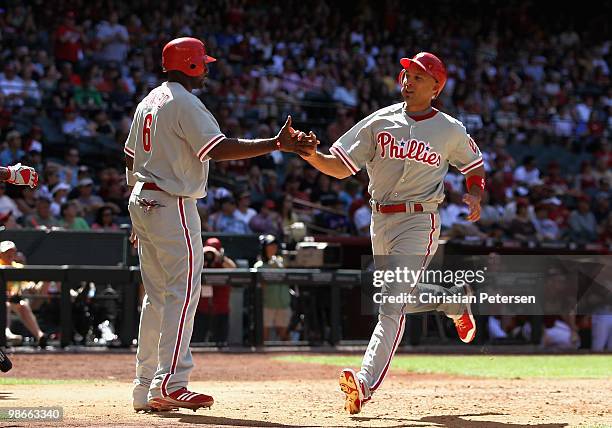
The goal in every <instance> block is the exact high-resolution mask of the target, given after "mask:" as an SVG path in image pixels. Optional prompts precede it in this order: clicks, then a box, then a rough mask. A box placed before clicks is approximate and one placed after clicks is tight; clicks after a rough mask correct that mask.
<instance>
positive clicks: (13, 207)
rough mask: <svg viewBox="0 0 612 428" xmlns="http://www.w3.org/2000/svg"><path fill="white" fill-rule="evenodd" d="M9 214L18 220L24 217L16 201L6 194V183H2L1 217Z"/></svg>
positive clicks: (0, 193)
mask: <svg viewBox="0 0 612 428" xmlns="http://www.w3.org/2000/svg"><path fill="white" fill-rule="evenodd" d="M9 212H10V213H12V215H13V216H14V217H15V218H16V219H18V218H21V216H22V213H21V211H20V210H19V208H18V207H17V204H16V203H15V201H14V200H13V199H12V198H11V197H10V196H7V194H6V182H4V181H0V215H6V214H7V213H9Z"/></svg>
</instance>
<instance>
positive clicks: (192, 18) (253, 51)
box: [0, 0, 612, 344]
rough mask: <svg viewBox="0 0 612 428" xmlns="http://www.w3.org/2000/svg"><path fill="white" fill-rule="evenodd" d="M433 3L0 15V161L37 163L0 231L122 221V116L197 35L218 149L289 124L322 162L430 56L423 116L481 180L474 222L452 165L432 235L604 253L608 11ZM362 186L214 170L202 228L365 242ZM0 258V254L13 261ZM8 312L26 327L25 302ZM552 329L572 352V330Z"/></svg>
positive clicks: (60, 8)
mask: <svg viewBox="0 0 612 428" xmlns="http://www.w3.org/2000/svg"><path fill="white" fill-rule="evenodd" d="M434 3H435V4H433V5H432V4H431V2H427V3H418V2H417V3H410V4H409V5H408V4H406V3H405V2H401V1H399V0H383V1H380V2H375V3H374V2H370V1H357V2H355V1H351V2H349V1H337V2H325V1H321V0H304V1H301V2H297V3H296V2H291V6H290V7H289V6H288V4H287V2H282V1H279V0H262V1H252V0H223V1H222V0H206V1H189V2H186V1H182V0H174V1H168V0H160V1H155V2H152V1H149V0H132V1H130V2H116V1H110V0H93V1H85V0H72V1H64V0H58V1H54V2H43V1H42V0H31V1H28V2H22V1H11V0H7V1H4V2H1V3H0V4H1V5H2V6H1V7H0V46H1V49H0V144H1V146H0V162H1V165H9V164H14V163H17V162H22V163H25V164H27V165H31V166H33V167H35V168H36V169H37V170H38V171H39V173H40V174H41V184H40V186H39V187H38V188H37V189H34V190H32V189H29V188H25V187H15V186H8V187H7V186H6V185H5V184H4V183H0V225H2V226H4V227H5V228H6V229H17V228H64V229H74V230H87V229H97V230H115V229H118V228H119V227H120V225H122V224H127V223H129V216H128V213H127V198H128V196H129V194H128V189H127V187H126V184H125V177H124V160H123V144H124V142H125V139H126V136H127V134H128V131H129V128H130V122H131V118H132V115H133V112H134V109H135V107H136V105H137V104H138V102H139V101H140V100H142V98H143V97H144V96H145V95H146V94H147V93H148V92H149V91H150V90H151V89H152V88H154V87H156V86H157V85H159V84H160V83H161V82H162V81H163V80H164V74H163V73H162V70H161V64H160V62H161V49H162V47H163V46H164V44H165V43H167V42H168V41H170V40H171V39H173V38H175V37H179V36H194V37H199V38H202V39H203V40H205V42H206V44H207V47H208V50H209V53H210V54H211V55H213V56H214V57H216V58H218V61H217V62H216V63H214V64H212V65H211V67H210V75H209V78H208V80H207V83H206V86H205V88H203V89H202V90H200V91H198V92H197V95H198V96H199V97H200V98H201V99H202V100H203V102H204V103H205V104H206V106H207V107H208V108H209V109H210V110H211V111H212V112H213V114H214V115H215V117H216V118H217V119H218V121H219V124H220V126H221V129H222V131H223V132H224V133H225V134H226V135H228V136H231V137H246V138H258V137H270V136H273V135H274V134H276V132H277V131H278V129H279V127H280V125H281V124H282V123H283V121H284V120H285V117H286V115H287V114H291V115H292V116H293V119H294V124H295V126H296V128H299V129H303V130H311V129H312V130H313V131H315V132H316V133H317V135H318V136H319V138H320V139H321V141H322V147H321V150H322V151H324V152H326V150H327V148H328V147H329V146H330V145H331V144H332V143H333V142H334V141H335V140H336V139H337V138H338V137H339V136H340V135H342V134H343V133H344V132H345V131H347V130H348V129H349V128H350V127H351V126H352V125H353V124H354V123H356V122H357V121H358V120H359V119H361V118H363V117H365V116H366V115H368V114H370V113H371V112H373V111H375V110H377V109H379V108H381V107H384V106H387V105H389V104H392V103H396V102H399V101H401V96H400V93H399V87H398V85H397V81H396V78H397V75H398V72H399V71H400V66H399V59H400V58H401V57H405V56H410V57H411V56H413V55H414V54H415V53H417V52H419V51H423V50H427V51H431V52H434V53H435V54H437V55H438V56H439V57H440V58H442V59H443V60H444V62H445V63H446V65H447V68H448V72H449V78H448V82H447V84H446V87H445V89H444V91H443V93H442V95H441V97H440V98H439V99H438V100H437V101H436V107H437V108H439V109H441V110H442V111H444V112H447V113H449V114H450V115H452V116H455V117H457V118H458V119H459V120H461V121H462V122H463V123H464V124H465V126H466V127H467V129H468V131H469V133H470V134H471V135H472V137H473V138H474V139H475V141H476V142H477V143H478V145H479V146H480V148H481V150H482V152H483V155H484V160H485V168H486V171H487V174H488V179H487V183H488V184H487V192H486V193H485V197H484V200H483V212H482V219H481V221H480V222H478V223H477V224H472V223H469V222H467V221H466V220H465V217H466V214H467V207H465V206H464V204H463V203H462V202H461V195H462V193H463V192H464V184H463V181H464V180H463V177H462V176H461V175H460V174H459V173H458V172H457V171H456V170H451V171H450V173H449V174H448V176H447V177H446V180H445V184H446V191H447V198H446V201H445V202H444V204H443V206H442V207H441V219H442V227H443V231H442V237H443V238H449V239H461V240H468V241H479V242H487V243H491V244H493V245H497V244H499V243H500V242H501V243H514V244H515V245H526V246H534V245H549V246H555V245H559V246H568V245H569V246H570V247H571V246H574V245H583V244H589V245H593V244H601V245H603V246H605V247H610V246H611V245H612V215H611V214H610V203H611V202H612V201H611V199H612V191H611V189H610V185H611V183H612V169H611V166H612V149H611V147H610V142H609V140H610V135H611V131H612V114H611V113H612V109H611V106H612V86H611V85H610V67H611V66H612V61H611V60H612V56H611V55H612V54H611V52H610V47H611V40H610V37H609V34H610V33H609V21H608V19H609V18H608V17H609V16H610V12H611V11H610V9H611V8H612V6H611V4H610V3H607V2H604V3H603V4H601V5H599V8H600V9H601V10H600V12H599V13H597V14H593V12H592V10H587V9H589V8H583V9H584V10H581V9H580V8H576V7H575V5H571V4H570V5H567V6H565V5H563V4H557V5H555V8H554V9H550V8H546V9H545V10H542V9H543V8H544V6H540V5H539V4H538V2H535V1H521V2H518V1H513V0H510V1H506V2H503V4H502V3H499V2H496V3H495V4H489V3H487V2H478V1H475V0H466V1H463V2H461V7H460V8H458V7H457V3H456V2H452V1H437V2H434ZM367 184H368V179H367V175H366V174H365V171H361V172H360V173H359V174H357V175H355V176H353V177H351V178H349V179H346V180H343V181H339V180H336V179H333V178H330V177H328V176H325V175H322V174H319V173H318V172H317V171H316V170H314V169H313V168H310V167H309V166H308V165H307V164H306V163H305V162H303V161H302V160H301V159H299V158H296V157H294V156H289V155H287V154H285V153H280V152H275V153H272V154H270V155H268V156H264V157H260V158H256V159H251V160H242V161H231V162H221V163H214V162H213V165H212V169H211V175H210V181H209V185H210V186H209V194H208V196H207V197H206V198H205V199H203V200H201V201H200V202H199V210H200V214H201V217H202V220H203V222H202V227H203V230H204V231H208V232H213V233H217V232H226V233H235V234H245V233H255V234H270V235H273V236H275V237H276V238H279V239H285V240H289V239H290V238H291V237H294V238H295V236H293V235H294V234H298V235H299V234H300V233H301V234H305V233H308V234H319V235H347V236H363V237H367V236H368V235H369V223H370V207H369V205H368V202H367V201H368V198H369V195H368V193H367ZM207 245H208V244H207ZM211 245H212V244H211ZM5 247H6V248H4V249H2V250H1V251H0V252H1V253H2V254H4V253H5V252H7V253H8V254H11V251H13V250H14V248H13V246H11V245H9V244H6V245H5ZM13 262H14V260H13V259H10V258H9V259H7V262H6V264H11V263H13ZM283 290H284V289H283ZM285 291H286V290H285ZM285 291H283V299H281V300H282V302H281V300H279V299H277V298H275V297H267V298H268V299H269V302H273V303H274V302H276V303H274V305H276V306H274V305H273V306H272V307H271V308H272V309H279V308H281V309H285V308H287V305H288V301H287V299H288V295H286V294H287V293H285ZM279 295H280V294H279ZM226 297H227V296H226ZM226 300H227V299H226ZM277 300H278V302H277ZM279 302H280V303H279ZM226 303H227V302H226ZM281 303H282V305H281ZM12 304H14V305H17V303H15V302H13V303H12ZM22 306H23V305H22ZM226 306H227V305H225V306H223V308H225V307H226ZM11 309H12V310H13V311H15V312H19V314H20V315H23V316H24V317H26V318H27V317H28V313H29V312H28V311H29V309H27V308H26V309H24V308H23V307H21V306H18V305H17V306H15V307H14V308H11ZM215 310H217V309H215ZM219 311H221V312H220V313H222V314H226V309H223V310H220V309H219ZM22 312H23V314H22ZM285 315H286V314H284V313H283V317H285ZM496 320H497V321H496ZM491 322H492V324H491ZM285 324H286V323H285ZM498 324H499V325H498ZM506 324H507V322H506V320H503V319H502V320H499V319H496V318H491V319H490V325H489V333H490V335H491V337H494V338H504V337H506V335H508V334H509V333H508V331H511V330H512V328H515V327H514V326H512V325H506ZM29 325H30V327H31V328H30V330H31V331H32V335H33V337H35V338H37V340H38V341H39V342H46V335H45V334H44V333H43V332H42V330H40V328H39V327H38V326H37V325H35V323H32V322H30V323H29ZM566 326H570V327H571V332H572V334H571V335H569V333H568V335H567V337H568V338H569V337H571V338H572V340H573V338H575V336H576V332H577V331H578V327H576V322H575V320H574V321H572V322H569V321H568V322H567V323H566ZM268 327H270V328H271V327H274V326H271V325H266V328H268ZM285 327H286V325H285ZM285 327H283V328H285ZM570 327H567V328H570ZM564 328H565V327H564ZM504 329H505V332H502V330H504ZM222 330H223V329H222ZM566 330H567V329H566ZM279 331H280V330H279ZM568 331H569V330H568ZM502 333H503V334H502ZM215 334H216V333H215ZM288 334H290V332H287V331H285V330H282V331H281V332H280V333H278V335H279V336H281V337H283V336H287V335H288ZM568 340H569V339H568ZM574 342H575V341H574ZM574 342H572V343H574ZM574 344H575V343H574Z"/></svg>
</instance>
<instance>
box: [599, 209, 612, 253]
mask: <svg viewBox="0 0 612 428" xmlns="http://www.w3.org/2000/svg"><path fill="white" fill-rule="evenodd" d="M599 242H601V243H602V244H604V245H608V246H610V247H611V248H612V213H610V214H609V215H608V217H607V218H606V220H605V221H604V222H603V225H602V228H601V233H600V235H599Z"/></svg>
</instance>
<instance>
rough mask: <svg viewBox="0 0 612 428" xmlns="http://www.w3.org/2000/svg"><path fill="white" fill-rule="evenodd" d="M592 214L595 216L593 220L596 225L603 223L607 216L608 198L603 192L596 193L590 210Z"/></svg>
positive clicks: (608, 209)
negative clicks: (593, 204)
mask: <svg viewBox="0 0 612 428" xmlns="http://www.w3.org/2000/svg"><path fill="white" fill-rule="evenodd" d="M592 212H593V215H594V216H595V221H596V222H597V224H598V225H603V223H604V222H605V221H606V219H607V218H608V214H610V199H609V198H608V196H607V195H605V194H598V196H597V197H596V198H595V207H594V208H593V210H592Z"/></svg>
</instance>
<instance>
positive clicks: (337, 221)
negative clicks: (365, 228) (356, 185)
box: [315, 174, 351, 234]
mask: <svg viewBox="0 0 612 428" xmlns="http://www.w3.org/2000/svg"><path fill="white" fill-rule="evenodd" d="M322 175H323V174H322ZM315 222H316V224H317V225H319V226H321V227H324V228H325V229H327V230H328V231H329V232H327V233H339V234H348V233H349V231H350V228H351V224H350V222H349V219H348V218H347V216H346V213H345V211H344V204H343V203H342V201H341V200H340V199H339V198H338V196H337V195H334V196H333V198H332V197H327V198H326V200H325V208H324V209H322V210H321V212H320V213H319V214H317V215H316V216H315Z"/></svg>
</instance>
